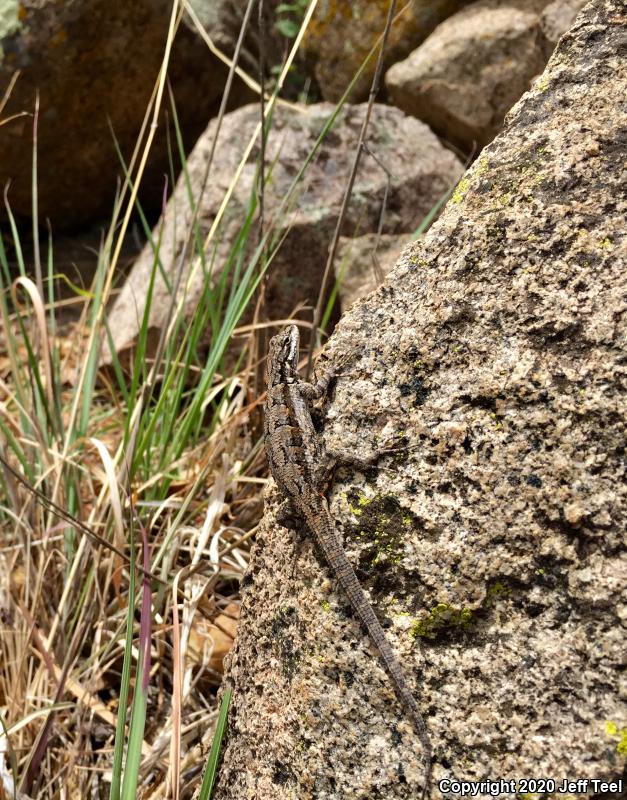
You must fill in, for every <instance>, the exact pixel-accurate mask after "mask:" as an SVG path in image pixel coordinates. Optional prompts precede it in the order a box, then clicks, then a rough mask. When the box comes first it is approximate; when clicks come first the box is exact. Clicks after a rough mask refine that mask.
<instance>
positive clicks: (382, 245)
mask: <svg viewBox="0 0 627 800" xmlns="http://www.w3.org/2000/svg"><path fill="white" fill-rule="evenodd" d="M407 239H408V236H407V234H406V233H404V234H392V235H387V236H386V235H385V234H384V235H382V236H379V237H378V236H377V234H376V233H366V234H365V235H364V236H357V237H355V238H351V237H349V236H342V237H340V242H339V247H338V250H337V258H336V260H335V264H334V267H335V277H336V280H337V281H338V282H339V292H340V297H341V300H342V311H343V312H344V311H347V310H348V309H349V308H350V307H351V306H352V305H353V304H354V303H356V302H357V300H359V299H361V298H362V297H365V295H367V294H368V292H372V291H373V290H374V289H376V288H377V286H378V285H379V283H380V277H381V276H385V275H387V274H388V272H389V271H390V270H391V269H392V267H393V266H394V265H395V264H396V262H397V260H398V257H399V255H400V253H401V250H402V249H403V247H405V245H406V244H407Z"/></svg>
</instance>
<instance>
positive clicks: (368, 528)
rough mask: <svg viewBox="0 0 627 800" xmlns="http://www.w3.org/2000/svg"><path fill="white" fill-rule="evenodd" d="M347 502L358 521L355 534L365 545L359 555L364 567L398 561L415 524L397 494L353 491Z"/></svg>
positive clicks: (397, 562)
mask: <svg viewBox="0 0 627 800" xmlns="http://www.w3.org/2000/svg"><path fill="white" fill-rule="evenodd" d="M346 502H347V504H348V507H349V509H350V511H351V513H352V514H353V515H354V516H355V517H356V521H357V525H356V526H355V527H356V530H355V532H354V534H353V536H354V538H355V539H356V540H357V541H358V542H360V543H362V544H365V545H366V546H365V548H364V551H363V554H362V556H361V559H360V564H361V567H362V568H363V569H368V568H369V567H372V566H375V565H381V564H388V565H390V564H399V563H400V562H401V560H402V558H403V553H404V551H405V541H406V540H407V538H408V537H409V536H410V535H411V530H412V528H413V527H414V524H415V519H414V516H413V514H411V512H409V511H407V509H405V508H403V507H402V506H401V504H400V503H399V501H398V499H397V498H396V497H395V496H394V495H375V496H373V497H368V496H367V495H364V494H360V493H357V492H351V493H349V494H348V495H347V496H346ZM366 510H367V513H364V512H365V511H366Z"/></svg>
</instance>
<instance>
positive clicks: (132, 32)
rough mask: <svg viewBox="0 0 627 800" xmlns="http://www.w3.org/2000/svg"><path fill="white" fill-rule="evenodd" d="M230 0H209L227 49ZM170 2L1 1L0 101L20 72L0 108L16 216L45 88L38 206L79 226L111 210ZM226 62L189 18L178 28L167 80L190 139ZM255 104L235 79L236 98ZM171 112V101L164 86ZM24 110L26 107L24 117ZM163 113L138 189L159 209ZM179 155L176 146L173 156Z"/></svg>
mask: <svg viewBox="0 0 627 800" xmlns="http://www.w3.org/2000/svg"><path fill="white" fill-rule="evenodd" d="M225 6H226V7H229V6H230V3H228V2H226V0H219V2H214V3H213V7H214V10H215V20H216V21H215V25H214V27H213V28H212V30H211V33H212V35H214V36H215V38H216V39H217V40H218V42H219V44H220V45H222V47H223V48H226V49H228V50H230V52H232V50H233V47H234V38H233V37H234V36H235V35H236V33H237V29H238V26H237V23H236V20H234V19H232V17H233V14H232V13H231V11H230V10H229V13H228V14H227V15H226V16H227V17H228V20H227V21H225V22H224V24H223V23H222V22H221V19H222V16H223V15H224V14H226V12H225V11H224V7H225ZM170 10H171V3H170V2H169V1H168V0H134V2H132V3H123V2H110V1H109V0H75V1H74V2H71V3H58V2H54V0H25V2H20V3H18V2H5V3H2V6H1V8H0V98H2V96H3V95H4V93H5V91H6V90H7V89H8V87H9V85H10V82H11V79H12V77H13V75H14V74H15V72H16V71H17V70H19V73H20V74H19V78H18V80H17V82H16V83H15V86H14V87H13V90H12V92H11V95H10V97H9V99H8V102H7V104H6V106H5V108H4V109H3V111H2V119H3V120H9V118H11V117H12V116H13V115H18V116H15V117H14V118H13V119H11V120H10V121H8V122H6V124H4V125H2V126H1V127H0V185H2V186H3V187H4V185H5V184H6V182H7V181H11V186H10V190H9V200H10V202H11V205H12V208H13V211H14V212H15V213H16V214H18V215H24V216H30V214H31V159H32V112H33V110H34V103H35V94H36V92H37V91H39V95H40V116H39V143H38V145H39V146H38V151H39V198H38V200H39V212H40V215H41V219H42V221H43V220H44V219H45V218H46V217H47V218H49V219H51V220H52V222H53V224H54V226H55V229H56V230H59V229H62V228H72V227H75V226H78V225H81V224H83V223H85V222H87V221H89V220H92V219H94V218H96V217H97V216H98V215H101V214H109V213H110V209H111V206H112V202H113V197H114V194H115V189H116V185H115V175H116V174H119V175H122V176H123V170H122V167H121V166H120V162H119V159H118V156H117V154H116V150H115V143H114V139H113V135H112V133H111V129H112V130H113V132H114V134H115V136H116V138H117V142H118V144H119V147H120V150H121V152H122V153H123V155H124V158H125V159H126V160H127V162H128V161H130V158H131V155H132V152H133V147H134V145H135V141H136V138H137V135H138V133H139V130H140V128H141V124H142V120H143V117H144V113H145V111H146V107H147V105H148V101H149V99H150V96H151V93H152V90H153V86H154V84H155V81H156V78H157V75H158V72H159V68H160V66H161V60H162V57H163V52H164V47H165V42H166V37H167V30H168V24H169V19H170ZM226 72H227V68H226V67H225V66H224V65H223V64H222V63H221V62H220V61H219V60H218V59H217V58H216V57H215V56H213V55H212V54H211V53H210V52H209V50H208V49H207V46H206V44H205V43H204V42H203V41H202V40H201V38H200V37H199V36H198V35H196V33H195V32H193V31H192V29H191V28H190V27H189V26H186V25H181V26H180V28H179V31H178V34H177V37H176V40H175V44H174V48H173V51H172V56H171V61H170V68H169V72H168V75H169V78H170V82H171V85H172V88H173V93H174V97H175V99H176V103H177V112H178V116H179V121H180V124H181V127H182V130H183V134H184V138H185V139H186V140H187V141H191V142H193V141H194V140H195V139H196V137H197V136H198V135H199V134H200V133H201V131H202V130H203V129H204V128H205V126H206V124H207V121H208V119H209V118H210V117H211V116H212V114H213V113H215V110H216V109H217V106H218V103H219V100H220V97H221V94H222V89H223V86H224V79H225V76H226ZM244 97H246V98H248V100H249V101H250V99H251V97H252V95H251V93H250V92H248V91H246V92H244V91H243V89H242V86H241V85H240V84H239V82H237V81H236V83H235V86H234V93H233V95H232V101H233V103H234V104H238V103H240V104H241V102H242V100H243V99H244ZM164 110H165V111H168V110H169V101H168V98H167V95H166V98H165V102H164ZM22 112H26V116H24V115H22V116H19V115H20V114H22ZM165 121H166V120H165V115H164V114H162V116H161V118H160V130H159V132H158V134H157V136H156V138H155V143H154V146H153V150H152V153H151V160H150V162H149V168H148V172H147V174H146V180H145V182H144V185H143V188H144V192H143V194H142V195H141V196H142V197H143V199H144V201H145V202H146V203H150V202H151V201H152V203H153V204H154V202H155V199H154V198H157V200H156V203H157V208H158V207H159V200H158V198H160V197H161V196H162V194H163V184H164V177H163V176H164V174H167V173H168V172H169V167H168V157H167V140H166V136H165ZM174 158H175V161H177V157H176V152H175V153H174Z"/></svg>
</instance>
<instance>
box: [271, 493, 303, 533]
mask: <svg viewBox="0 0 627 800" xmlns="http://www.w3.org/2000/svg"><path fill="white" fill-rule="evenodd" d="M275 518H276V521H277V522H278V523H279V525H280V526H281V527H282V528H290V529H292V530H294V529H295V528H298V527H299V523H300V520H301V515H300V514H299V513H298V511H297V510H296V508H295V506H294V504H293V503H292V501H291V499H290V498H286V499H285V500H283V502H282V503H281V505H280V506H279V507H278V508H277V510H276V513H275Z"/></svg>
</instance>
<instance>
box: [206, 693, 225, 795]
mask: <svg viewBox="0 0 627 800" xmlns="http://www.w3.org/2000/svg"><path fill="white" fill-rule="evenodd" d="M230 702H231V690H230V689H226V690H225V692H224V694H223V695H222V702H221V703H220V713H219V715H218V722H217V725H216V732H215V733H214V735H213V742H212V743H211V752H210V753H209V758H208V759H207V767H206V768H205V774H204V775H203V779H202V785H201V787H200V794H199V795H198V800H211V795H212V793H213V786H214V784H215V782H216V773H217V771H218V760H219V758H220V750H221V749H222V739H223V738H224V732H225V731H226V718H227V715H228V713H229V703H230Z"/></svg>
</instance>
